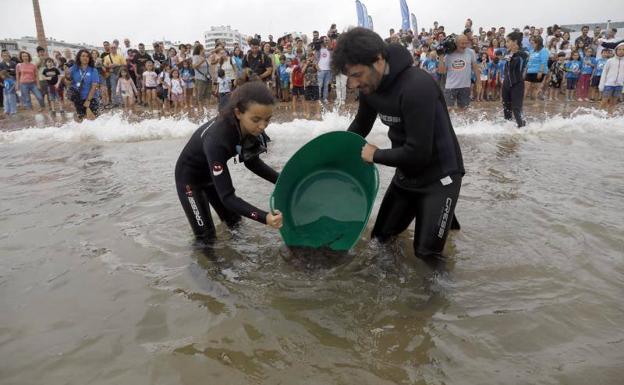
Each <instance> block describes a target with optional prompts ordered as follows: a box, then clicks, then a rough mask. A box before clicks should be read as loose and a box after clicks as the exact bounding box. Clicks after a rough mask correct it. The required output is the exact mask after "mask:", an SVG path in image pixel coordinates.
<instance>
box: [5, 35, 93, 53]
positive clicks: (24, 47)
mask: <svg viewBox="0 0 624 385" xmlns="http://www.w3.org/2000/svg"><path fill="white" fill-rule="evenodd" d="M47 42H48V54H49V55H50V56H52V52H54V51H59V52H60V53H61V54H65V51H66V50H69V52H71V54H72V56H75V55H76V54H77V53H78V51H79V50H80V49H82V48H86V49H88V50H92V49H97V50H98V51H100V52H101V51H102V50H103V48H101V47H94V46H92V45H90V44H85V43H68V42H65V41H64V40H56V39H52V38H49V39H47ZM38 45H39V42H38V41H37V38H36V37H33V36H24V37H21V38H19V39H2V40H0V48H1V49H6V50H8V51H9V53H10V54H11V55H12V56H13V55H14V56H17V55H18V54H19V52H20V51H26V52H28V53H30V54H31V55H32V56H33V57H34V56H36V54H37V46H38Z"/></svg>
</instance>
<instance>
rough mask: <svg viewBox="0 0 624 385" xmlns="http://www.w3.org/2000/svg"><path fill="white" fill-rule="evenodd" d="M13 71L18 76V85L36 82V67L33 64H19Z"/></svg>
mask: <svg viewBox="0 0 624 385" xmlns="http://www.w3.org/2000/svg"><path fill="white" fill-rule="evenodd" d="M15 71H16V72H17V73H19V74H20V83H34V82H35V80H37V66H36V65H34V64H33V63H19V64H18V65H17V68H16V69H15Z"/></svg>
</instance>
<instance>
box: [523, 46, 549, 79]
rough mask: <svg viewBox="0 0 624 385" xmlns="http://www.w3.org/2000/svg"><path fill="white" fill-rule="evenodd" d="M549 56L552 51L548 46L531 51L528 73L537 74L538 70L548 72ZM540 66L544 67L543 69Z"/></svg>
mask: <svg viewBox="0 0 624 385" xmlns="http://www.w3.org/2000/svg"><path fill="white" fill-rule="evenodd" d="M548 56H550V53H549V52H548V50H547V49H546V48H542V49H541V50H539V51H531V53H530V55H529V63H528V64H527V73H528V74H536V73H538V72H542V73H546V72H548ZM542 66H543V67H542ZM540 68H542V69H541V71H540Z"/></svg>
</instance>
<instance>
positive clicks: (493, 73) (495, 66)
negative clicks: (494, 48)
mask: <svg viewBox="0 0 624 385" xmlns="http://www.w3.org/2000/svg"><path fill="white" fill-rule="evenodd" d="M499 64H500V62H498V64H496V63H494V62H490V64H489V65H488V66H489V71H490V79H496V76H497V75H498V65H499Z"/></svg>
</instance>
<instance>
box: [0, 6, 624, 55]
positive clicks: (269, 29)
mask: <svg viewBox="0 0 624 385" xmlns="http://www.w3.org/2000/svg"><path fill="white" fill-rule="evenodd" d="M0 1H1V2H2V4H3V7H2V8H3V10H4V11H6V10H9V9H10V10H11V12H10V13H7V12H3V17H2V21H1V22H0V23H1V26H2V27H1V28H0V38H18V37H21V36H27V35H30V36H36V30H35V22H34V16H33V8H32V2H31V1H25V0H0ZM363 3H364V4H365V5H366V7H367V8H368V13H369V15H371V16H372V18H373V23H374V26H375V31H376V32H378V33H379V34H381V35H382V36H383V37H386V36H387V35H388V30H389V29H390V28H392V27H394V28H396V29H398V28H400V25H401V11H400V7H399V0H364V1H363ZM514 3H515V4H513V5H512V4H511V2H509V1H507V2H504V1H481V0H478V1H474V2H472V4H469V2H468V1H466V0H446V1H445V0H430V1H422V0H420V1H416V0H408V1H407V4H408V6H409V7H410V12H413V13H414V14H415V15H416V17H417V19H418V27H419V29H420V28H423V27H426V28H427V29H428V28H429V27H430V26H431V25H432V23H433V21H434V20H437V21H439V22H440V24H441V25H444V26H445V27H446V29H447V31H452V32H459V31H460V29H462V28H463V25H464V21H465V20H466V18H467V17H470V18H472V20H473V21H474V25H475V27H479V26H483V27H491V26H497V27H498V26H501V25H504V26H506V27H507V28H510V27H521V26H524V25H525V24H529V25H536V26H547V25H551V24H553V23H558V24H577V23H589V22H606V20H607V19H613V21H624V1H622V0H591V1H586V0H568V1H544V0H516V1H514ZM39 4H40V6H41V13H42V16H43V23H44V26H45V33H46V36H47V37H53V38H55V39H58V40H65V41H68V42H73V43H81V42H85V43H89V44H94V45H101V43H102V41H103V40H110V41H112V40H113V39H114V38H118V39H119V40H120V41H121V40H122V39H123V38H125V37H128V38H130V40H131V41H132V44H133V45H136V44H137V42H139V41H142V42H145V43H151V42H152V41H154V40H162V39H163V38H166V39H167V40H171V41H177V40H179V41H183V42H189V43H190V42H194V41H195V40H200V41H203V39H202V36H203V32H204V31H206V30H208V29H209V28H210V26H218V25H228V24H229V25H231V26H232V28H234V29H238V30H239V31H240V32H242V33H244V34H254V33H260V34H261V35H262V36H263V37H266V36H267V35H268V34H273V35H274V36H275V38H276V39H277V37H278V36H280V35H282V34H283V33H284V32H293V31H299V32H303V33H305V34H308V35H311V31H312V30H315V29H316V30H319V31H320V32H321V35H324V34H326V33H327V30H328V29H329V26H330V25H331V23H336V24H337V25H338V29H339V30H343V29H344V28H346V27H347V26H349V25H355V24H357V17H356V11H355V0H294V1H293V0H282V1H279V2H278V1H275V0H273V1H249V0H182V1H180V0H166V1H165V0H148V1H138V0H137V1H132V0H97V1H95V0H40V1H39ZM467 4H469V5H467ZM618 35H621V34H618Z"/></svg>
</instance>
